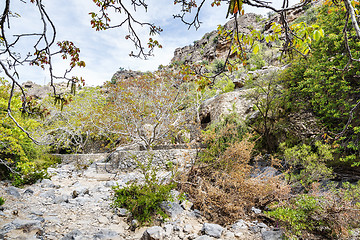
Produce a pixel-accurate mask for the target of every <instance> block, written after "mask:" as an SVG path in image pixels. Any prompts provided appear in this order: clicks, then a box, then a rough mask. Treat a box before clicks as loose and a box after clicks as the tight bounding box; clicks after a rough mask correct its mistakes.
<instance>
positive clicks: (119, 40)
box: [0, 0, 299, 86]
mask: <svg viewBox="0 0 360 240" xmlns="http://www.w3.org/2000/svg"><path fill="white" fill-rule="evenodd" d="M24 2H25V3H24ZM43 2H44V5H45V9H46V10H47V12H48V14H49V16H50V18H51V19H52V20H53V22H54V25H55V26H56V36H57V41H62V40H70V41H72V42H74V44H75V45H76V46H78V47H79V48H80V58H81V59H82V60H84V61H85V63H86V67H85V68H81V69H76V70H75V71H73V72H72V75H74V76H81V77H83V78H84V79H85V81H86V84H87V85H89V86H95V85H101V84H102V83H103V82H105V81H109V80H110V79H111V77H112V76H113V74H114V73H115V72H116V71H118V70H119V68H120V67H121V68H124V69H128V70H129V69H131V70H140V71H153V70H156V69H157V68H158V66H159V65H160V64H162V65H167V64H169V63H170V61H171V58H172V57H173V54H174V51H175V49H176V48H178V47H183V46H186V45H190V44H192V43H193V42H194V41H196V40H199V39H201V37H202V36H203V35H204V34H205V33H207V32H210V31H213V30H215V29H216V28H217V25H219V24H224V23H226V22H227V21H228V20H229V19H226V18H225V16H226V11H227V6H225V5H223V6H221V7H211V6H210V3H211V2H212V1H211V0H208V1H207V3H206V4H205V5H204V8H203V9H202V12H201V14H200V20H201V21H202V22H203V23H202V24H201V27H200V28H199V29H198V30H195V29H194V28H191V29H188V27H187V26H186V25H184V24H183V23H182V22H181V21H180V20H179V19H174V18H173V15H174V14H177V13H179V12H180V6H179V5H174V4H173V0H147V1H146V3H147V4H148V11H147V12H145V11H143V10H141V9H138V11H136V12H135V13H134V16H135V18H136V19H139V20H142V21H148V22H151V23H154V24H155V25H157V26H161V27H162V29H164V31H163V32H162V33H161V34H160V35H159V36H156V37H154V38H155V39H157V40H158V41H159V42H160V43H161V44H162V46H163V48H162V49H155V51H154V56H153V57H150V58H149V59H148V60H142V59H138V58H133V57H130V56H129V53H130V52H131V51H134V52H135V51H136V50H135V49H134V46H133V45H132V43H131V42H130V41H129V40H126V39H125V36H126V35H127V34H128V33H127V29H126V28H117V29H110V30H106V31H100V32H97V31H95V30H94V29H92V28H91V26H90V20H91V18H90V16H89V14H88V13H89V12H93V11H94V12H95V11H97V8H96V6H95V4H94V3H93V2H92V0H46V1H43ZM125 2H130V0H128V1H125ZM280 2H282V1H279V0H273V3H272V6H275V7H280ZM290 2H291V4H295V3H298V2H299V0H292V1H290ZM3 4H4V3H0V7H1V8H0V11H2V10H3ZM11 9H12V11H13V12H16V13H19V14H20V15H21V17H19V18H13V19H11V26H10V27H11V28H10V30H9V31H10V33H11V34H17V33H31V32H36V31H39V30H41V28H39V26H40V27H41V25H40V23H41V22H40V17H39V15H38V14H37V11H36V9H35V8H34V4H31V3H29V0H25V1H23V0H12V1H11ZM245 12H255V13H258V14H263V15H266V13H267V12H268V10H259V9H256V8H249V7H247V8H245ZM120 20H121V19H120V18H118V17H117V16H113V17H112V22H116V21H120ZM137 32H138V33H139V35H141V36H143V37H144V39H145V40H146V39H147V38H148V37H149V36H148V29H146V28H137ZM14 51H17V52H19V53H20V54H22V56H24V55H26V54H27V53H28V52H32V51H33V48H32V44H30V40H24V41H20V42H19V44H18V48H16V49H14ZM53 65H54V72H55V74H56V75H62V74H63V72H64V70H65V69H66V67H67V66H68V63H67V62H65V61H63V60H61V59H58V60H56V59H55V61H54V64H53ZM18 70H19V73H20V80H19V82H21V83H22V82H26V81H32V82H35V83H38V84H41V85H45V84H48V83H49V81H50V78H49V76H48V72H47V71H44V70H42V69H41V68H39V67H34V66H32V67H30V66H28V65H24V66H21V67H19V68H18ZM0 76H4V74H3V73H1V72H0Z"/></svg>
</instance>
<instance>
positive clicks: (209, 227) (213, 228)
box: [201, 223, 224, 238]
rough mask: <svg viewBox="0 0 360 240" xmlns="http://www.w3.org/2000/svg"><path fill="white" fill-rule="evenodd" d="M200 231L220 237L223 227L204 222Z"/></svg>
mask: <svg viewBox="0 0 360 240" xmlns="http://www.w3.org/2000/svg"><path fill="white" fill-rule="evenodd" d="M201 231H202V232H203V233H205V234H206V235H208V236H211V237H215V238H220V237H221V235H222V232H223V231H224V228H223V227H222V226H220V225H218V224H213V223H204V225H203V228H202V229H201Z"/></svg>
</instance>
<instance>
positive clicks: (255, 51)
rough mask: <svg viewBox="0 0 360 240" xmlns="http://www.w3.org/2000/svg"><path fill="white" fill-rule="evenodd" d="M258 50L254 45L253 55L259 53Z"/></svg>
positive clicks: (257, 46)
mask: <svg viewBox="0 0 360 240" xmlns="http://www.w3.org/2000/svg"><path fill="white" fill-rule="evenodd" d="M259 49H260V48H259V45H255V46H254V49H253V53H254V54H257V53H258V52H259Z"/></svg>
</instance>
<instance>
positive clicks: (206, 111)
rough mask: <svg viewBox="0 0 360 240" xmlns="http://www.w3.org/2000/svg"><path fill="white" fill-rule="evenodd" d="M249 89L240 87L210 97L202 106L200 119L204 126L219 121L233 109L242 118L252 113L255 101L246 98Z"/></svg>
mask: <svg viewBox="0 0 360 240" xmlns="http://www.w3.org/2000/svg"><path fill="white" fill-rule="evenodd" d="M248 91H249V90H247V89H239V90H236V91H233V92H228V93H224V94H221V95H217V96H215V97H213V98H210V99H208V100H206V101H205V102H203V103H202V104H201V106H200V114H199V115H200V120H201V125H202V127H203V128H204V127H206V126H207V125H208V124H209V123H213V122H217V121H219V120H220V119H221V117H222V116H225V115H228V114H230V113H231V112H232V111H233V110H234V112H236V113H237V114H238V115H239V116H240V118H241V119H242V120H245V119H246V118H247V117H248V116H250V115H251V113H252V107H253V103H252V101H251V100H249V99H247V98H246V95H247V94H248Z"/></svg>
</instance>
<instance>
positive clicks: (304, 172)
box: [280, 141, 334, 187]
mask: <svg viewBox="0 0 360 240" xmlns="http://www.w3.org/2000/svg"><path fill="white" fill-rule="evenodd" d="M280 148H282V149H283V151H284V158H285V165H288V166H289V167H290V170H291V171H290V180H291V179H293V182H299V183H301V185H303V186H304V187H309V186H310V184H311V183H313V182H317V181H322V180H326V179H329V178H330V177H332V172H333V171H332V169H331V168H329V167H327V164H328V163H329V162H331V161H332V160H333V159H334V158H333V152H334V150H333V149H332V148H331V146H330V145H327V144H322V143H321V142H320V141H317V142H315V144H314V146H309V145H306V144H303V145H298V146H294V147H292V148H286V147H285V145H284V144H282V145H281V146H280Z"/></svg>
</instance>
